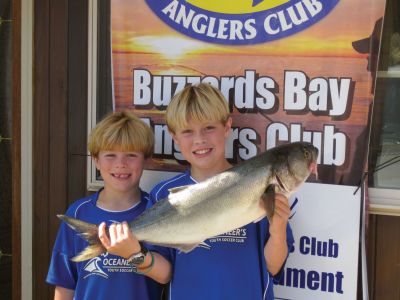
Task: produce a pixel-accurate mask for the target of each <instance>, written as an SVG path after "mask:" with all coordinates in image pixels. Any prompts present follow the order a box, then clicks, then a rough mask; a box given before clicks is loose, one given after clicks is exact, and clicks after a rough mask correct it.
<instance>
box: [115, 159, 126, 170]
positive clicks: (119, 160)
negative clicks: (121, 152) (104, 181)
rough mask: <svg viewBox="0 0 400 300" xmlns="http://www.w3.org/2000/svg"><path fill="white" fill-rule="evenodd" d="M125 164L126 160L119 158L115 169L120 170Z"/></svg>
mask: <svg viewBox="0 0 400 300" xmlns="http://www.w3.org/2000/svg"><path fill="white" fill-rule="evenodd" d="M126 162H127V160H126V158H125V157H120V158H119V159H118V160H117V167H120V168H124V167H126Z"/></svg>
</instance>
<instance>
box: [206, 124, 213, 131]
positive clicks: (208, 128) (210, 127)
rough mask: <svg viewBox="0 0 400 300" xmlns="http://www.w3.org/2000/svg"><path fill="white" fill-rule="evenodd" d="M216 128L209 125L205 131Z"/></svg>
mask: <svg viewBox="0 0 400 300" xmlns="http://www.w3.org/2000/svg"><path fill="white" fill-rule="evenodd" d="M214 129H215V126H211V125H210V126H207V127H206V128H205V131H212V130H214Z"/></svg>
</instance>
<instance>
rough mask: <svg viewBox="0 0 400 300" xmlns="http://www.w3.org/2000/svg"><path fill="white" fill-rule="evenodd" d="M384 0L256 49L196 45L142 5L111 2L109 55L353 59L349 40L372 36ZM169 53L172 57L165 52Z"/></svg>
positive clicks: (351, 5) (353, 4)
mask: <svg viewBox="0 0 400 300" xmlns="http://www.w3.org/2000/svg"><path fill="white" fill-rule="evenodd" d="M384 1H385V0H374V1H369V2H368V5H366V3H365V0H351V1H349V0H347V1H346V0H341V1H340V2H339V3H338V4H337V6H336V7H335V8H334V9H333V11H332V12H330V13H329V14H328V15H327V16H326V17H325V18H324V19H322V20H321V21H320V22H319V23H317V24H315V25H313V26H311V27H310V28H307V29H306V30H303V31H301V32H299V33H297V34H294V35H292V36H289V37H286V38H283V39H280V40H277V41H272V42H267V43H263V44H258V45H249V46H222V45H218V44H211V43H206V42H202V41H197V40H195V39H193V38H190V37H187V36H184V35H183V34H180V33H178V32H176V31H175V30H173V29H172V28H170V27H169V26H168V25H166V24H165V23H163V22H162V21H161V20H160V19H159V18H158V17H157V16H156V15H154V13H153V12H152V11H151V10H150V9H149V8H148V6H147V4H146V3H145V2H144V1H143V0H140V1H139V0H131V1H127V0H112V18H113V19H118V22H113V24H112V28H113V31H112V38H113V51H114V52H139V53H143V52H145V53H160V55H161V56H163V57H164V58H177V57H181V56H185V55H190V54H195V53H196V54H200V53H204V54H206V53H212V54H218V53H221V54H224V53H231V52H240V53H246V54H248V55H260V54H264V55H271V56H274V55H279V56H292V55H295V56H322V57H325V56H340V57H357V56H360V54H358V53H357V52H355V51H354V49H353V48H352V46H351V42H349V41H354V40H358V39H362V38H365V37H368V36H369V35H370V33H371V31H372V29H373V26H374V24H375V21H376V20H377V19H378V18H379V17H381V16H382V14H383V12H382V13H379V11H380V9H373V8H372V7H371V6H376V7H379V8H380V7H382V2H384ZM194 2H196V1H194ZM275 2H277V1H275ZM278 2H279V1H278ZM280 2H285V1H280ZM374 13H375V14H377V15H373V14H374ZM137 24H141V26H137ZM142 24H145V26H142ZM338 32H340V33H341V34H337V33H338ZM177 43H180V44H181V45H182V46H181V47H180V49H179V50H176V49H173V48H175V47H168V45H171V46H172V45H176V44H177ZM288 45H290V48H288ZM168 48H170V49H171V51H170V52H168V50H167V51H166V49H168Z"/></svg>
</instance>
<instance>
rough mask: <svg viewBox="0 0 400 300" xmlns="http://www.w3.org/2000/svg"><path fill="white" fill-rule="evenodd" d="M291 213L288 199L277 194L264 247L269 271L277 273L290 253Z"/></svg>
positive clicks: (273, 273)
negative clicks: (287, 234)
mask: <svg viewBox="0 0 400 300" xmlns="http://www.w3.org/2000/svg"><path fill="white" fill-rule="evenodd" d="M289 215H290V206H289V201H288V199H287V198H286V197H285V196H283V195H281V194H276V195H275V210H274V215H273V217H272V221H271V222H270V226H269V234H270V237H269V239H268V241H267V244H266V245H265V247H264V257H265V261H266V263H267V268H268V271H269V272H270V273H271V274H272V275H276V274H277V273H278V272H279V270H280V269H281V267H282V265H283V263H284V262H285V260H286V257H287V255H288V246H287V242H286V227H287V224H288V220H289Z"/></svg>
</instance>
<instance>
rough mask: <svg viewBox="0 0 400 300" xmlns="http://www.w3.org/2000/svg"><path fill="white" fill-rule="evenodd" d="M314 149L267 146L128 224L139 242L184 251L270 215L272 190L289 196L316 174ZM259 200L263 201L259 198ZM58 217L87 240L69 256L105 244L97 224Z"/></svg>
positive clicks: (88, 253)
mask: <svg viewBox="0 0 400 300" xmlns="http://www.w3.org/2000/svg"><path fill="white" fill-rule="evenodd" d="M317 157H318V150H317V148H315V147H314V146H313V145H312V144H310V143H305V142H296V143H291V144H285V145H281V146H277V147H275V148H272V149H270V150H268V151H265V152H264V153H262V154H260V155H258V156H255V157H253V158H251V159H249V160H247V161H244V162H242V163H240V164H238V165H237V166H235V167H232V168H231V169H229V170H226V171H225V172H222V173H220V174H218V175H215V176H213V177H211V178H209V179H207V180H205V181H203V182H200V183H197V184H194V185H189V186H183V187H177V188H173V189H171V190H170V194H169V196H168V197H167V198H165V199H163V200H161V201H159V202H158V203H156V204H155V205H154V206H153V207H151V208H150V209H148V210H146V211H144V212H143V213H142V214H141V215H140V216H139V217H138V218H136V219H135V220H134V221H132V222H131V223H130V224H129V227H130V229H131V231H132V232H133V233H134V235H135V236H136V237H137V239H138V240H139V241H144V242H148V243H150V244H154V245H161V246H168V247H173V248H176V249H180V250H181V251H183V252H189V251H191V250H192V249H194V248H195V247H196V246H197V245H199V244H201V243H202V242H203V241H204V240H206V239H208V238H210V237H213V236H216V235H219V234H222V233H225V232H228V231H231V230H233V229H236V228H239V227H242V226H244V225H246V224H249V223H251V222H255V221H257V220H260V219H261V218H263V217H265V216H267V217H268V218H272V217H273V210H274V201H273V199H274V193H281V194H283V195H285V196H286V197H288V198H289V196H290V195H291V194H292V193H293V192H294V191H295V190H296V189H297V188H298V187H299V186H300V185H301V184H302V183H303V182H304V181H305V180H306V179H307V178H308V177H309V175H310V174H311V173H315V174H316V173H317V172H316V170H317V163H316V161H317ZM261 199H262V200H261ZM59 217H60V218H61V219H62V220H64V221H65V222H67V224H68V225H69V226H70V227H72V228H73V229H74V230H76V231H77V232H79V233H80V235H81V236H82V237H83V238H84V239H86V240H87V241H88V242H89V244H90V245H89V246H88V247H87V248H86V249H84V250H83V251H82V252H81V253H80V254H79V255H78V256H76V257H75V258H73V260H74V261H83V260H86V259H89V258H92V257H96V256H98V255H100V254H101V253H103V252H105V251H106V249H105V248H104V247H103V246H102V244H101V243H100V240H99V238H98V234H97V232H98V229H97V225H94V224H89V223H86V222H83V221H80V220H77V219H74V218H70V217H67V216H64V215H59Z"/></svg>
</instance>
